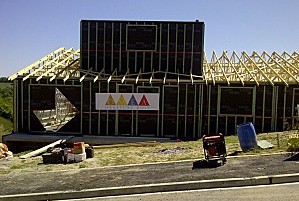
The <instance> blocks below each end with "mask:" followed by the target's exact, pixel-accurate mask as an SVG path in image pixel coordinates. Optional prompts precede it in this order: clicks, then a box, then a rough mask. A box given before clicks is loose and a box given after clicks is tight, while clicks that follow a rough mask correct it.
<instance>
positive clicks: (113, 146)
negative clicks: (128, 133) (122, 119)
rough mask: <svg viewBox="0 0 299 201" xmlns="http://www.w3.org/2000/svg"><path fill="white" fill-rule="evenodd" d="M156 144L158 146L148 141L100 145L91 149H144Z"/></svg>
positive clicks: (154, 142)
mask: <svg viewBox="0 0 299 201" xmlns="http://www.w3.org/2000/svg"><path fill="white" fill-rule="evenodd" d="M158 144H160V142H156V141H148V142H135V143H123V144H109V145H100V146H93V148H94V149H105V148H119V147H145V146H156V145H158Z"/></svg>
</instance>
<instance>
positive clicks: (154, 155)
mask: <svg viewBox="0 0 299 201" xmlns="http://www.w3.org/2000/svg"><path fill="white" fill-rule="evenodd" d="M296 132H297V131H296ZM291 133H292V131H289V132H279V133H265V134H259V135H257V138H258V140H267V141H268V142H270V143H271V144H273V145H274V147H273V148H272V149H265V150H263V149H255V150H252V151H248V152H245V153H244V152H241V148H240V145H239V141H238V137H237V136H227V137H225V142H226V151H227V154H228V155H230V154H231V155H260V154H271V153H278V152H283V151H288V146H289V144H288V143H289V134H291ZM277 137H278V138H279V140H277ZM298 144H299V141H298ZM278 145H279V146H278ZM298 146H299V145H298ZM165 149H176V150H179V151H178V152H175V153H163V151H162V150H165ZM28 152H29V151H28ZM94 152H95V154H94V158H89V159H86V160H85V161H83V162H81V163H73V164H47V165H44V164H42V157H40V156H39V157H34V158H28V159H26V160H20V159H18V158H17V157H18V156H21V155H24V154H26V153H27V152H22V153H19V154H17V155H14V156H15V157H14V159H13V160H12V161H11V163H10V164H9V165H8V166H7V168H6V169H3V168H2V170H0V174H5V173H9V172H12V171H18V170H21V171H23V170H26V171H57V170H70V169H82V168H96V167H104V166H116V165H130V164H144V163H155V162H169V161H181V160H198V159H201V158H203V157H204V151H203V146H202V139H199V140H197V141H189V142H169V143H160V144H157V145H155V146H144V147H134V146H128V147H113V148H101V149H95V150H94Z"/></svg>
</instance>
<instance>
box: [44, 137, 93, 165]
mask: <svg viewBox="0 0 299 201" xmlns="http://www.w3.org/2000/svg"><path fill="white" fill-rule="evenodd" d="M47 152H48V153H45V154H43V155H42V157H43V163H44V164H53V163H54V164H57V163H78V162H82V161H84V160H85V159H86V158H93V157H94V151H93V148H92V146H89V145H88V144H84V142H74V143H73V146H72V147H66V146H61V147H55V148H51V149H48V150H47Z"/></svg>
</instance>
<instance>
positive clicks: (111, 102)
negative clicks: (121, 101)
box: [105, 95, 116, 105]
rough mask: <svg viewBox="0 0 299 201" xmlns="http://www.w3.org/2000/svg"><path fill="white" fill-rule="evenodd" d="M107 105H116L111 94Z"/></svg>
mask: <svg viewBox="0 0 299 201" xmlns="http://www.w3.org/2000/svg"><path fill="white" fill-rule="evenodd" d="M105 105H116V104H115V102H114V100H113V98H112V96H111V95H109V97H108V99H107V102H106V104H105Z"/></svg>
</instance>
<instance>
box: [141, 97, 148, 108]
mask: <svg viewBox="0 0 299 201" xmlns="http://www.w3.org/2000/svg"><path fill="white" fill-rule="evenodd" d="M139 105H140V106H149V104H148V101H147V99H146V97H145V95H143V96H142V98H141V100H140V102H139Z"/></svg>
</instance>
